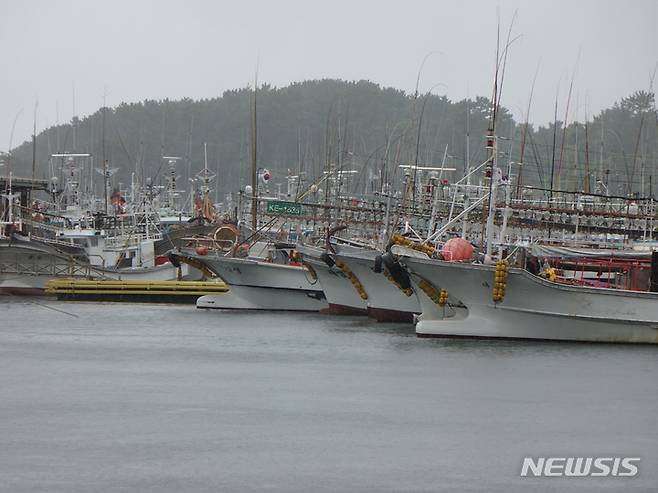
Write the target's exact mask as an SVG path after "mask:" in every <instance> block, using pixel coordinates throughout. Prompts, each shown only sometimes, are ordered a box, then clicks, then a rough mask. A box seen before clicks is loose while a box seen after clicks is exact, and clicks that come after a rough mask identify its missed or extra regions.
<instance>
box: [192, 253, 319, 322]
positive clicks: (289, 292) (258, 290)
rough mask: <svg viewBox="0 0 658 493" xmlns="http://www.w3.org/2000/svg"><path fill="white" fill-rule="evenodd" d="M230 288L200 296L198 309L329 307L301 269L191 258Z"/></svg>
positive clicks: (228, 259)
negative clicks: (216, 293)
mask: <svg viewBox="0 0 658 493" xmlns="http://www.w3.org/2000/svg"><path fill="white" fill-rule="evenodd" d="M190 256H191V257H193V258H194V259H195V260H197V261H199V262H202V263H203V264H204V265H206V266H207V267H208V268H209V269H210V270H211V271H212V272H214V273H215V274H216V275H218V276H219V277H220V278H221V279H222V280H223V281H224V282H225V283H226V284H228V286H229V292H228V293H225V294H220V295H207V296H202V297H201V298H199V300H197V307H198V308H216V309H237V310H287V311H320V310H322V309H324V308H327V307H328V306H329V305H328V304H327V301H326V299H325V297H324V293H323V291H322V287H321V286H320V283H319V282H318V281H317V280H313V278H312V276H311V274H310V273H309V272H308V271H307V270H306V269H305V268H303V267H300V266H292V265H282V264H274V263H270V262H263V261H259V260H253V259H245V258H233V257H222V256H217V255H208V256H203V255H190Z"/></svg>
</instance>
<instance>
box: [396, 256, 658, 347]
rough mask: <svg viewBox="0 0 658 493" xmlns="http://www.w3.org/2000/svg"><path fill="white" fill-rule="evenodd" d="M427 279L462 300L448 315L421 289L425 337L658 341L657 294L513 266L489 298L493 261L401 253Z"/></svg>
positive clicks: (419, 327)
mask: <svg viewBox="0 0 658 493" xmlns="http://www.w3.org/2000/svg"><path fill="white" fill-rule="evenodd" d="M402 262H403V263H404V264H405V265H406V266H407V268H408V269H409V271H410V272H412V277H413V278H414V280H415V282H416V283H418V281H419V279H420V278H421V277H422V278H424V279H426V280H428V281H430V282H431V283H432V284H433V285H434V286H435V287H436V288H442V289H446V290H447V291H448V293H449V294H450V303H449V304H456V305H459V304H461V305H463V306H464V307H465V308H463V309H457V310H455V313H454V314H453V315H452V316H445V312H444V311H442V308H441V307H437V306H436V305H435V304H433V303H432V302H431V300H429V298H428V297H427V296H426V295H425V294H424V293H423V294H419V297H420V299H421V304H422V306H423V313H422V315H421V316H420V317H419V318H418V322H417V324H416V333H417V334H418V335H420V336H462V337H487V338H514V339H547V340H562V341H591V342H627V343H647V344H656V343H658V294H656V293H647V292H636V291H623V290H615V289H601V288H583V287H577V286H567V285H563V284H558V283H554V282H550V281H547V280H545V279H541V278H539V277H537V276H533V275H532V274H530V273H528V272H526V271H524V270H521V269H510V271H509V276H508V278H507V288H506V293H505V296H504V299H503V300H502V301H500V302H498V303H494V302H493V300H492V287H493V284H494V272H495V267H494V266H490V265H480V264H461V263H457V262H454V263H451V262H443V261H437V260H429V259H417V258H403V259H402Z"/></svg>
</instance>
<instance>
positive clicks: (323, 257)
mask: <svg viewBox="0 0 658 493" xmlns="http://www.w3.org/2000/svg"><path fill="white" fill-rule="evenodd" d="M320 260H322V261H323V262H324V263H325V264H327V265H328V266H329V268H331V267H333V266H334V265H335V264H336V262H335V261H334V259H333V258H331V255H329V254H328V253H327V252H322V254H321V255H320Z"/></svg>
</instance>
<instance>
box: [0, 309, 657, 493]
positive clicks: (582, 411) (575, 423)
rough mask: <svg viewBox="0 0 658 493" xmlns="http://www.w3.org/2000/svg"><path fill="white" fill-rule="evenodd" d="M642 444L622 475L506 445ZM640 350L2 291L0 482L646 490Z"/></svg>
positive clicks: (547, 448)
mask: <svg viewBox="0 0 658 493" xmlns="http://www.w3.org/2000/svg"><path fill="white" fill-rule="evenodd" d="M526 456H529V457H544V456H546V457H551V456H555V457H639V458H641V461H640V463H639V465H638V466H639V467H638V468H639V474H638V475H637V476H636V477H632V478H622V477H607V478H592V477H582V478H547V477H544V478H534V477H533V478H525V477H520V472H521V463H522V461H523V458H524V457H526ZM657 488H658V352H657V349H656V348H655V347H649V346H625V345H614V344H565V343H547V342H519V341H481V340H480V341H478V340H457V339H431V340H429V339H419V338H417V337H416V336H415V333H414V329H413V326H412V325H389V324H378V323H375V322H372V321H370V320H368V319H366V318H358V317H353V318H352V317H331V316H322V315H319V314H292V313H259V312H230V311H226V312H224V311H203V310H197V309H195V308H194V307H192V306H174V305H140V304H110V303H105V304H104V303H64V302H56V301H48V300H40V299H39V300H36V299H35V300H33V299H29V298H7V299H4V300H0V491H2V492H12V493H13V492H16V493H19V492H37V491H44V492H51V493H52V492H66V493H74V492H90V491H94V492H126V491H139V492H158V493H162V492H170V491H171V492H174V491H186V492H220V491H222V492H223V491H247V492H249V491H277V492H278V491H281V492H309V491H327V492H329V491H355V492H356V491H364V492H382V491H402V492H440V491H489V492H494V491H495V492H498V491H500V492H511V491H518V492H525V491H534V490H540V491H591V492H599V491H611V492H613V491H614V492H616V491H656V489H657Z"/></svg>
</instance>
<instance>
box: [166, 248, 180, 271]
mask: <svg viewBox="0 0 658 493" xmlns="http://www.w3.org/2000/svg"><path fill="white" fill-rule="evenodd" d="M167 257H169V262H171V264H172V265H173V266H174V267H176V268H178V267H180V260H179V259H178V255H176V254H175V253H171V252H169V253H168V254H167Z"/></svg>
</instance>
